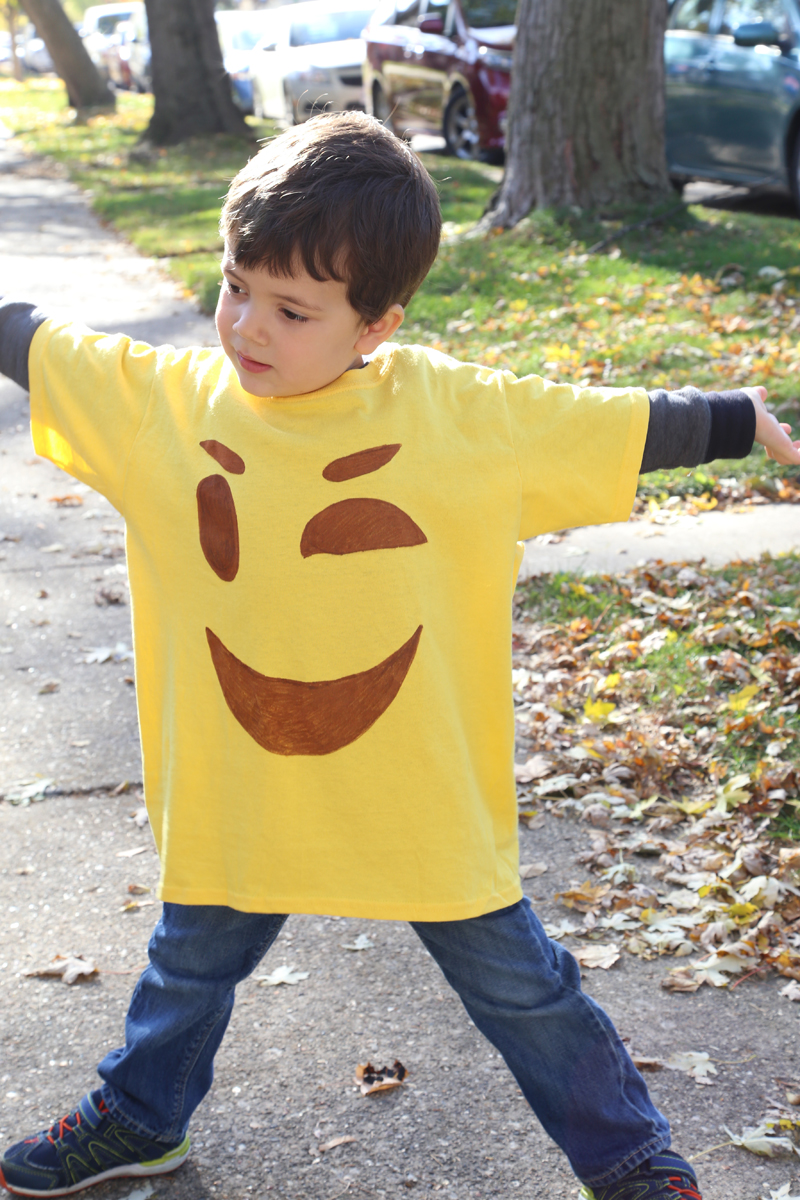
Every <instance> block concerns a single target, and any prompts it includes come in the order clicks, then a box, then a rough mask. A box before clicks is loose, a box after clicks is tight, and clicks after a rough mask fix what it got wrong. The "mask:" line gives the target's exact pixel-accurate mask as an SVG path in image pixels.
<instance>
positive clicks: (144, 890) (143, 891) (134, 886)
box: [128, 883, 153, 896]
mask: <svg viewBox="0 0 800 1200" xmlns="http://www.w3.org/2000/svg"><path fill="white" fill-rule="evenodd" d="M152 890H153V889H152V888H149V887H145V885H144V884H143V883H129V884H128V891H129V892H130V894H131V895H132V896H146V895H147V894H148V893H149V892H151V891H152Z"/></svg>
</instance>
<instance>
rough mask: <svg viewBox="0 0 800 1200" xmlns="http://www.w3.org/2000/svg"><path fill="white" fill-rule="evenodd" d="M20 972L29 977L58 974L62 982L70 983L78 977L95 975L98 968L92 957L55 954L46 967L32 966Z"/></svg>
mask: <svg viewBox="0 0 800 1200" xmlns="http://www.w3.org/2000/svg"><path fill="white" fill-rule="evenodd" d="M22 974H23V975H25V976H27V977H31V978H45V977H47V976H51V975H53V976H58V975H60V976H61V978H62V980H63V981H64V983H68V984H72V983H75V982H76V980H78V979H89V978H91V976H93V975H97V974H98V969H97V966H96V964H95V961H94V959H93V958H83V957H82V955H80V954H76V955H72V954H70V955H63V954H57V955H56V956H55V958H53V959H51V960H50V962H49V963H48V964H47V966H46V967H33V968H31V970H29V971H23V972H22Z"/></svg>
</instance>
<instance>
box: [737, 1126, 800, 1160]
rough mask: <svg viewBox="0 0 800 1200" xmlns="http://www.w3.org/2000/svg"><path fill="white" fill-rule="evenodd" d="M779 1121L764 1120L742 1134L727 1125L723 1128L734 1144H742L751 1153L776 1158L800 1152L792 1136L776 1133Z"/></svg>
mask: <svg viewBox="0 0 800 1200" xmlns="http://www.w3.org/2000/svg"><path fill="white" fill-rule="evenodd" d="M776 1124H777V1122H773V1121H763V1122H762V1123H761V1124H760V1125H757V1126H756V1128H755V1129H745V1130H743V1132H742V1134H741V1136H739V1135H737V1134H735V1133H731V1131H730V1129H728V1127H727V1125H723V1126H722V1128H723V1129H724V1130H725V1132H726V1133H727V1135H728V1137H729V1138H730V1139H731V1142H732V1144H733V1145H734V1146H741V1148H742V1149H743V1150H749V1151H750V1153H751V1154H760V1155H762V1156H764V1157H766V1158H776V1157H777V1156H778V1155H780V1154H800V1150H798V1148H797V1146H795V1144H794V1142H793V1141H792V1139H791V1138H790V1137H786V1136H782V1135H780V1134H779V1135H778V1136H776V1135H775V1133H774V1130H775V1126H776Z"/></svg>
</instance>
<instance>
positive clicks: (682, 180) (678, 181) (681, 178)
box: [669, 175, 689, 196]
mask: <svg viewBox="0 0 800 1200" xmlns="http://www.w3.org/2000/svg"><path fill="white" fill-rule="evenodd" d="M669 181H670V183H671V184H672V186H673V188H674V189H675V191H676V192H677V193H678V195H679V196H680V195H681V193H682V192H683V189H684V188H685V187H686V184H687V183H688V182H689V176H688V175H670V177H669Z"/></svg>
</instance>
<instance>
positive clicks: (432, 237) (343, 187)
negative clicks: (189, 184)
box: [220, 112, 442, 322]
mask: <svg viewBox="0 0 800 1200" xmlns="http://www.w3.org/2000/svg"><path fill="white" fill-rule="evenodd" d="M441 226H442V218H441V212H440V210H439V197H438V195H437V192H436V187H435V185H434V183H433V180H432V179H431V177H430V175H428V172H427V171H426V170H425V168H424V167H423V166H422V164H421V163H420V161H419V159H418V158H417V156H416V155H415V154H414V152H413V151H412V150H411V149H410V147H409V146H407V145H406V143H405V142H403V141H401V140H400V139H399V138H398V137H395V135H394V134H393V133H390V132H389V130H388V129H386V128H384V126H383V125H381V123H380V121H376V120H375V118H374V117H368V116H366V115H365V114H364V113H361V112H342V113H325V114H322V115H320V116H317V117H312V118H311V120H310V121H307V122H305V124H303V125H299V126H297V127H296V128H295V129H290V130H287V132H286V133H283V134H281V135H280V137H277V138H275V139H274V140H273V141H271V142H269V143H268V144H267V145H266V146H265V147H264V149H263V150H261V151H260V152H259V153H258V154H257V155H256V156H255V157H254V158H252V159H251V160H250V162H249V163H248V164H247V166H246V167H243V168H242V170H241V171H240V172H239V174H238V175H237V176H236V178H235V179H234V180H233V182H232V183H231V186H230V189H229V191H228V195H227V196H226V198H225V203H224V205H223V207H222V216H221V219H220V232H221V234H222V236H223V237H224V239H225V241H226V243H227V245H228V250H229V252H230V254H231V255H232V256H233V259H234V262H235V263H240V264H241V265H242V266H243V267H245V268H247V269H250V270H253V269H259V268H264V269H266V270H268V271H270V272H271V273H272V274H274V275H283V276H291V275H293V274H294V272H295V270H296V268H297V264H298V263H300V264H302V266H303V267H305V269H306V271H307V272H308V274H309V275H310V276H311V277H312V278H313V279H318V280H327V279H335V280H338V281H339V282H341V283H346V284H347V300H348V303H349V304H350V305H351V307H352V308H354V309H355V311H356V312H357V313H358V314H359V316H361V317H362V318H363V319H364V320H365V321H367V322H370V321H377V320H378V319H379V318H380V317H382V316H383V315H384V313H385V312H386V311H387V309H388V308H389V307H390V306H391V305H392V304H402V305H406V304H408V302H409V300H410V299H411V297H412V296H413V295H414V292H415V291H416V290H417V288H418V287H419V285H420V284H421V283H422V281H423V279H424V278H425V276H426V275H427V274H428V271H429V270H430V268H431V266H432V264H433V260H434V259H435V257H436V252H437V250H438V248H439V236H440V233H441Z"/></svg>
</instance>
